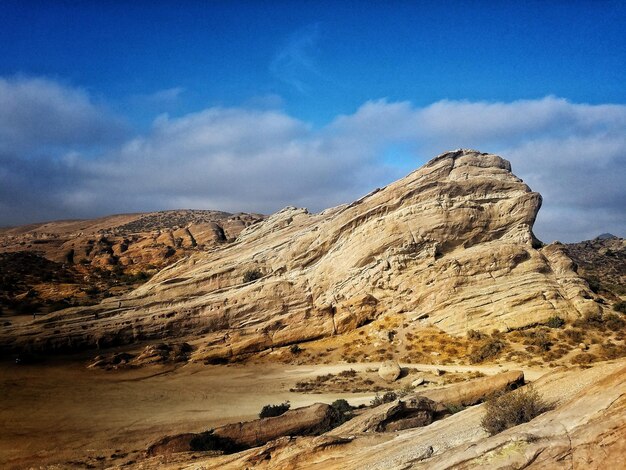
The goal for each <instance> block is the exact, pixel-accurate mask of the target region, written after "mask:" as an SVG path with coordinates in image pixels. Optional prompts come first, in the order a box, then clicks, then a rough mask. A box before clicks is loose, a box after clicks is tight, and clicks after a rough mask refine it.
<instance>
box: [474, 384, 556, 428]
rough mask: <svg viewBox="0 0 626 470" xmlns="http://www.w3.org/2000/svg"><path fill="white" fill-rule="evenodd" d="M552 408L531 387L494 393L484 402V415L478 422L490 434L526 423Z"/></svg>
mask: <svg viewBox="0 0 626 470" xmlns="http://www.w3.org/2000/svg"><path fill="white" fill-rule="evenodd" d="M551 408H552V405H551V404H550V403H548V402H547V401H545V400H544V399H543V398H542V397H541V396H540V395H539V393H538V392H537V391H536V390H535V389H534V388H533V387H532V386H530V385H529V386H528V387H524V388H520V389H518V390H515V391H513V392H508V393H505V394H501V395H496V396H493V397H491V398H489V399H488V400H487V402H486V403H485V415H484V416H483V418H482V420H481V422H480V424H481V425H482V427H483V429H484V430H485V431H487V432H488V433H489V434H490V435H492V436H493V435H494V434H498V433H499V432H502V431H504V430H505V429H509V428H511V427H513V426H517V425H519V424H522V423H527V422H528V421H530V420H531V419H533V418H535V417H537V416H539V415H540V414H541V413H544V412H546V411H548V410H550V409H551Z"/></svg>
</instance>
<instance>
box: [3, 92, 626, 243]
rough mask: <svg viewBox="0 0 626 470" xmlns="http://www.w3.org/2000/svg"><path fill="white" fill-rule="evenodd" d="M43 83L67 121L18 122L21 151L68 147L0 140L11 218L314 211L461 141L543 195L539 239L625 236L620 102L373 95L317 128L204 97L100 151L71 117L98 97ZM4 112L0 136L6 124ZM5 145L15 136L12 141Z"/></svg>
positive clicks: (625, 131) (625, 116) (625, 159)
mask: <svg viewBox="0 0 626 470" xmlns="http://www.w3.org/2000/svg"><path fill="white" fill-rule="evenodd" d="M38 89H39V90H41V89H42V88H41V87H39V88H38ZM43 89H45V87H44V88H43ZM51 90H52V92H51V95H52V96H53V97H54V96H56V97H57V98H54V99H56V100H57V101H56V102H58V103H60V104H59V105H58V106H56V108H54V109H57V111H55V112H56V115H57V116H58V115H59V114H60V111H58V109H61V110H69V111H63V112H66V113H67V114H68V116H67V119H66V123H68V122H69V123H75V124H73V125H66V124H63V125H62V126H61V129H60V130H54V129H53V130H51V131H50V132H51V135H52V136H53V137H54V138H52V137H50V138H46V139H39V140H37V138H34V136H35V135H36V133H33V132H34V131H33V129H32V127H30V126H24V127H22V128H19V129H18V131H17V132H16V135H21V136H22V139H23V140H27V136H28V135H29V133H33V134H32V136H33V141H34V142H35V143H36V146H35V147H34V148H32V149H31V152H30V154H29V155H44V154H45V150H46V149H47V148H48V146H49V145H51V144H50V142H52V145H60V144H63V145H64V148H65V152H64V155H63V157H62V158H61V157H58V158H43V157H33V156H31V157H30V158H28V159H16V158H12V157H11V155H13V153H11V152H4V153H2V152H0V180H1V181H0V183H1V187H0V220H2V221H4V222H5V223H16V222H26V221H32V220H33V219H52V218H57V217H76V216H93V215H96V214H105V213H116V212H125V211H142V210H160V209H165V208H182V207H192V208H214V209H221V210H229V211H239V210H241V211H258V212H266V213H269V212H273V211H276V210H278V209H280V208H282V207H284V206H285V205H298V206H305V207H309V208H310V209H312V210H322V209H324V208H326V207H329V206H333V205H336V204H339V203H343V202H350V201H352V200H354V199H356V198H358V197H360V196H361V195H362V194H364V193H366V192H369V191H370V190H371V189H373V188H375V187H377V186H382V185H384V184H386V183H388V182H390V181H392V180H393V179H395V178H398V177H401V176H403V174H404V173H405V172H406V170H407V169H406V158H407V155H406V152H410V153H409V154H408V155H411V154H412V155H413V164H412V166H413V167H418V166H420V165H421V164H422V163H424V162H425V161H426V160H428V159H430V158H432V157H433V156H435V155H436V154H439V153H441V152H443V151H445V150H449V149H454V148H459V147H466V148H467V147H469V148H477V149H479V150H482V151H486V152H494V153H499V154H500V155H502V156H503V157H505V158H507V159H509V160H511V162H512V164H513V170H514V172H515V173H516V174H517V175H518V176H520V177H522V178H523V179H525V180H526V182H527V183H528V184H529V185H530V186H531V188H533V189H534V190H536V191H539V192H541V193H542V195H543V196H544V207H543V208H542V210H541V211H540V216H539V219H538V222H537V225H536V231H537V234H538V235H539V237H540V238H543V239H546V240H548V241H549V240H552V239H556V238H558V239H561V240H564V241H573V240H578V239H583V238H590V237H593V236H595V235H597V234H598V233H600V232H605V231H609V232H613V233H615V234H617V235H622V236H624V234H626V207H625V205H624V203H623V201H625V200H626V189H625V185H624V183H623V182H624V181H626V106H622V105H586V104H575V103H570V102H568V101H567V100H563V99H559V98H554V97H546V98H542V99H537V100H524V101H515V102H510V103H486V102H456V101H441V102H437V103H433V104H432V105H430V106H426V107H415V106H413V105H412V104H411V103H409V102H388V101H386V100H378V101H371V102H367V103H365V104H363V106H361V107H360V108H359V109H357V110H356V111H355V112H354V113H353V114H350V115H343V116H338V117H337V118H336V119H335V120H334V121H333V122H331V123H329V124H328V125H327V126H325V127H322V128H318V129H316V128H314V127H312V126H311V125H309V124H308V123H306V122H303V121H301V120H298V119H296V118H294V117H292V116H289V115H287V114H286V113H285V112H284V111H281V110H277V109H255V108H250V107H245V108H209V109H206V110H204V111H202V112H199V113H194V114H189V115H186V116H183V117H180V118H175V119H172V118H170V117H169V116H167V115H162V116H160V117H159V118H157V119H156V120H155V122H154V125H153V127H152V129H151V130H150V131H149V132H148V133H147V134H145V135H141V136H136V137H134V138H133V139H130V140H128V141H127V142H125V143H124V144H123V145H120V146H118V147H117V148H116V149H113V150H108V151H103V152H100V153H99V154H98V156H97V158H94V157H89V156H85V155H84V153H81V150H80V148H78V149H77V146H79V144H80V145H82V144H84V143H89V142H90V140H91V139H94V137H93V134H92V133H91V132H92V131H90V130H89V128H87V129H85V128H84V127H82V126H83V124H82V123H81V122H78V121H79V119H78V116H85V115H87V116H89V115H90V112H91V111H87V112H86V111H84V110H85V109H87V110H91V109H92V107H93V106H94V105H92V104H90V103H91V101H90V99H89V97H88V96H87V95H86V94H85V93H84V92H80V91H76V92H75V93H74V92H73V91H72V90H69V91H68V90H67V89H65V88H63V87H61V88H60V90H61V91H62V93H61V98H58V94H59V90H58V89H55V88H54V87H52V88H51ZM13 99H15V100H17V98H16V97H13ZM54 99H52V98H50V99H49V100H48V101H46V102H51V101H52V102H55V101H54ZM44 101H45V100H44ZM26 102H28V100H26ZM76 103H78V105H77V104H76ZM72 106H73V107H72ZM2 119H3V120H2ZM2 119H0V133H3V132H4V133H5V134H6V133H7V132H8V131H7V129H8V130H11V129H12V128H11V126H10V125H9V126H7V125H6V122H7V116H4V117H3V118H2ZM13 125H14V124H13ZM48 125H51V126H53V124H52V123H48ZM18 127H19V126H18ZM53 127H54V126H53ZM13 128H15V125H14V127H13ZM53 131H54V132H53ZM59 136H60V137H59ZM66 136H71V138H69V137H66ZM96 141H97V139H96ZM11 145H13V146H14V147H19V146H23V144H22V143H20V139H16V140H14V141H13V142H12V143H11ZM96 145H97V144H96ZM390 148H391V149H397V148H401V149H402V151H403V152H404V153H405V154H403V155H402V158H403V161H394V156H393V152H391V154H390V153H389V152H388V150H389V149H390ZM12 152H15V148H13V149H12ZM91 153H93V152H91ZM390 155H391V157H390ZM409 158H410V157H409Z"/></svg>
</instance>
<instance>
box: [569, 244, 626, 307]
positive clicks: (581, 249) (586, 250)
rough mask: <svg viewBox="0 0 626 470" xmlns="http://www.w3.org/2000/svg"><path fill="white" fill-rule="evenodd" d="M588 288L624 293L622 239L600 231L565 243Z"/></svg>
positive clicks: (625, 260) (625, 261) (624, 247)
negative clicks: (589, 238) (597, 233)
mask: <svg viewBox="0 0 626 470" xmlns="http://www.w3.org/2000/svg"><path fill="white" fill-rule="evenodd" d="M565 250H566V252H567V254H568V256H569V257H570V258H572V260H573V261H574V262H575V263H576V264H577V265H578V273H579V274H580V275H582V276H583V277H584V278H585V279H587V281H588V282H589V285H590V286H591V287H592V289H593V290H594V291H596V292H598V291H602V292H603V293H605V294H611V295H613V296H614V297H617V296H619V295H625V294H626V240H624V239H623V238H619V237H616V236H615V235H611V234H610V233H604V234H602V235H600V236H598V237H596V238H594V239H593V240H586V241H582V242H579V243H569V244H567V245H565Z"/></svg>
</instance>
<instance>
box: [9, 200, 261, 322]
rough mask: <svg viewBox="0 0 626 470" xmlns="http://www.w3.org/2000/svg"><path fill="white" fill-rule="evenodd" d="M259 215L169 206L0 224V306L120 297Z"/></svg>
mask: <svg viewBox="0 0 626 470" xmlns="http://www.w3.org/2000/svg"><path fill="white" fill-rule="evenodd" d="M263 218H264V216H262V215H259V214H246V213H239V214H230V213H228V212H222V211H209V210H171V211H161V212H149V213H139V214H121V215H112V216H108V217H101V218H98V219H90V220H64V221H56V222H46V223H40V224H29V225H24V226H20V227H12V228H6V229H0V309H1V310H4V311H5V312H9V313H10V312H13V313H34V312H40V313H46V312H49V311H52V310H57V309H59V308H64V307H69V306H74V305H88V304H93V303H95V302H97V301H100V300H102V299H103V298H105V297H108V296H110V295H119V294H122V293H124V292H127V291H128V290H130V289H131V288H133V287H136V286H137V285H139V284H141V283H143V282H145V281H146V280H147V279H149V278H150V277H151V276H152V275H153V274H155V273H156V272H158V271H159V270H160V269H161V268H163V267H164V266H167V265H170V264H172V263H173V262H175V261H176V260H178V259H180V258H181V257H183V256H185V255H187V254H189V253H191V252H194V251H203V250H208V249H212V248H214V247H216V246H221V245H223V244H227V243H228V242H231V241H233V240H234V239H235V238H236V237H237V236H238V235H239V233H240V232H241V231H242V230H243V229H244V228H246V227H248V226H250V225H253V224H255V223H257V222H259V221H260V220H263Z"/></svg>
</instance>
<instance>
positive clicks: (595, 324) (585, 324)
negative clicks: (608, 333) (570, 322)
mask: <svg viewBox="0 0 626 470" xmlns="http://www.w3.org/2000/svg"><path fill="white" fill-rule="evenodd" d="M574 326H577V327H580V328H583V329H585V328H596V329H598V330H604V328H605V326H604V321H603V319H602V314H600V313H586V314H585V316H584V317H583V318H579V319H578V320H576V321H575V322H574Z"/></svg>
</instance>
